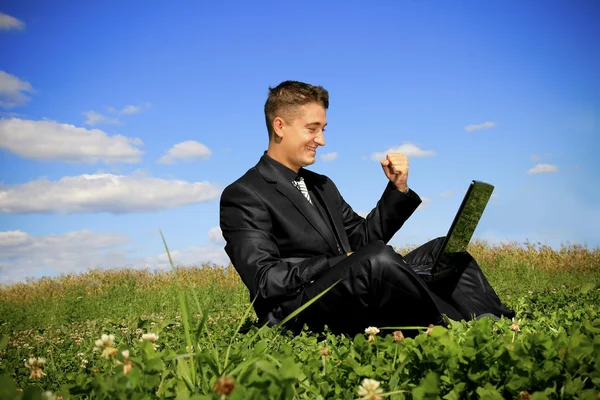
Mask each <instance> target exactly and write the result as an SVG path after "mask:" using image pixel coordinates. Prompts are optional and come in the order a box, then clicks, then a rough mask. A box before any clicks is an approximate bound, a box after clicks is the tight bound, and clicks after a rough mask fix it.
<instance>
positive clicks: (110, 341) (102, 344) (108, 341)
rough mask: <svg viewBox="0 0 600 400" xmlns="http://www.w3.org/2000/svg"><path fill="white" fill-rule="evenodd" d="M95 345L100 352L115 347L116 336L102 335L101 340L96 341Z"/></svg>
mask: <svg viewBox="0 0 600 400" xmlns="http://www.w3.org/2000/svg"><path fill="white" fill-rule="evenodd" d="M94 344H95V345H96V348H97V349H98V350H102V349H106V348H107V347H114V345H115V335H107V334H102V336H100V339H98V340H96V341H95V342H94Z"/></svg>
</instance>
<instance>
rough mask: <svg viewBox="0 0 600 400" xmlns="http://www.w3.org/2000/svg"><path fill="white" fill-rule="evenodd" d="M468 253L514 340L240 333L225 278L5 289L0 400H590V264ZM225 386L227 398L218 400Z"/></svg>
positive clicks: (236, 287)
mask: <svg viewBox="0 0 600 400" xmlns="http://www.w3.org/2000/svg"><path fill="white" fill-rule="evenodd" d="M397 250H398V251H399V252H400V253H403V254H404V253H405V252H406V251H408V249H397ZM470 251H471V253H472V254H473V255H474V256H475V258H476V259H477V260H478V261H479V263H480V265H481V267H482V270H483V271H484V272H485V274H486V276H487V277H488V279H489V281H490V283H491V285H492V286H493V287H494V288H495V290H496V291H497V293H498V294H499V296H500V298H501V299H502V300H503V301H504V302H505V303H506V304H507V305H508V306H510V307H512V308H513V309H515V310H516V311H517V319H516V322H517V324H518V326H519V329H518V330H516V329H515V326H514V325H513V321H508V320H505V319H503V320H501V321H498V322H495V323H494V322H492V321H490V320H488V319H484V320H479V321H470V322H465V321H463V322H460V323H456V324H453V325H452V327H451V329H449V330H447V329H444V328H442V327H435V329H434V330H433V331H431V332H430V334H427V333H425V330H426V329H425V328H427V327H424V329H422V332H421V334H419V335H418V336H417V337H415V338H414V339H411V338H408V339H405V340H402V341H400V342H395V341H394V340H393V336H392V335H391V333H392V332H391V331H382V332H380V333H379V334H378V335H377V336H376V337H375V341H374V342H369V341H368V340H367V339H368V335H357V336H356V337H345V336H336V335H332V334H330V333H328V334H326V335H325V336H324V340H321V341H320V339H323V338H320V337H317V336H316V335H314V334H311V333H310V332H308V331H304V332H303V333H302V334H301V335H299V336H297V337H293V338H292V337H285V336H282V335H280V334H279V331H278V329H266V328H259V327H253V328H251V329H250V331H248V332H247V333H245V334H239V333H237V332H238V330H239V328H240V326H245V327H249V326H250V325H251V323H252V322H254V318H255V316H254V313H253V311H252V309H251V305H250V299H249V298H248V292H247V290H246V288H245V287H244V286H243V284H242V283H241V282H240V280H239V277H238V276H237V274H236V272H235V270H234V269H233V268H231V267H225V268H224V267H216V266H201V267H197V268H177V269H175V270H173V271H168V272H162V273H158V274H152V273H149V272H146V271H135V270H111V271H100V270H95V271H89V272H87V273H85V274H81V275H68V276H62V277H58V278H55V279H41V280H35V281H34V280H31V281H29V282H27V283H25V284H16V285H11V286H4V287H1V288H0V335H1V336H0V337H1V338H0V358H1V359H0V375H2V377H1V378H0V399H4V398H10V399H12V398H15V399H17V398H24V397H23V396H33V397H29V398H35V396H36V395H37V396H41V393H42V390H44V391H45V390H50V391H52V392H54V393H55V394H58V395H62V396H63V398H64V399H66V398H90V399H91V398H94V399H100V398H176V396H179V397H177V398H195V399H219V398H230V399H252V398H256V399H265V398H278V399H293V398H298V399H334V398H335V399H351V398H358V388H359V385H360V384H361V383H362V382H363V380H364V379H366V378H370V379H374V380H376V381H378V382H380V385H381V388H382V390H383V391H384V392H385V393H394V394H390V396H389V398H392V399H396V398H398V399H400V398H415V399H416V398H438V397H439V398H465V397H470V396H476V397H480V398H515V399H516V398H527V396H528V395H534V398H596V397H595V396H596V395H597V394H598V393H600V389H599V388H600V357H598V356H597V355H598V354H600V315H599V304H600V290H599V288H600V273H599V272H600V271H599V270H598V265H599V263H598V261H599V251H598V250H597V249H595V250H588V249H583V248H581V247H578V246H570V247H565V248H563V249H561V250H558V251H553V250H551V249H549V248H546V247H543V246H533V245H531V244H525V245H523V246H519V245H515V244H511V245H506V246H499V247H492V246H489V245H487V244H485V243H481V242H475V243H473V244H472V246H471V247H470ZM174 261H175V262H176V260H174ZM182 310H183V311H187V312H182ZM246 315H247V316H248V318H247V319H246V318H245V316H246ZM186 324H187V325H188V327H189V329H185V325H186ZM511 326H512V329H511ZM365 328H366V327H365ZM147 332H153V333H157V334H158V336H159V339H158V341H157V342H156V344H157V345H158V348H157V349H155V348H154V346H153V345H152V343H149V342H146V341H142V342H140V337H141V334H142V333H147ZM102 334H113V335H114V336H115V340H114V342H115V344H114V348H116V349H118V351H117V352H115V353H114V354H111V355H110V356H109V357H108V358H103V357H100V352H94V350H93V349H94V342H95V341H96V340H97V339H99V338H100V337H101V335H102ZM325 348H326V349H327V350H323V349H325ZM125 349H127V350H129V352H130V359H129V360H131V362H132V365H133V368H132V370H131V372H130V373H128V374H127V375H125V374H124V373H123V364H118V363H117V362H116V361H117V360H120V361H121V362H122V363H123V362H124V363H128V362H129V361H128V360H127V359H124V358H123V355H122V354H121V353H120V352H121V351H122V350H125ZM30 355H33V356H35V357H44V358H46V363H45V364H44V365H43V366H42V368H41V370H43V372H44V373H45V376H43V377H42V378H41V379H30V378H29V376H30V373H31V371H32V369H31V368H26V367H25V365H24V360H25V359H28V358H29V356H30ZM83 360H86V362H84V361H83ZM84 367H85V368H84ZM219 379H222V380H221V381H219ZM227 382H230V383H232V384H233V385H234V386H235V389H234V390H233V391H232V392H231V393H230V395H223V394H221V393H224V392H227V390H228V389H227V388H228V387H229V386H228V384H227ZM17 388H21V389H24V390H25V392H26V393H24V392H21V391H18V390H17ZM217 393H219V394H217ZM194 396H195V397H194ZM222 396H225V397H222ZM444 396H445V397H444ZM519 396H521V397H519Z"/></svg>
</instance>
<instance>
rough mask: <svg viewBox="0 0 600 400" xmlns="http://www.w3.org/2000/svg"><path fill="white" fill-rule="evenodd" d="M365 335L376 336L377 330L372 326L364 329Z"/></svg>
mask: <svg viewBox="0 0 600 400" xmlns="http://www.w3.org/2000/svg"><path fill="white" fill-rule="evenodd" d="M365 333H366V334H367V335H377V334H378V333H379V329H377V328H376V327H374V326H370V327H368V328H367V329H365Z"/></svg>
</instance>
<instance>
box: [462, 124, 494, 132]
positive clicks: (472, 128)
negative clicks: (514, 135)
mask: <svg viewBox="0 0 600 400" xmlns="http://www.w3.org/2000/svg"><path fill="white" fill-rule="evenodd" d="M495 126H496V123H495V122H491V121H486V122H484V123H483V124H471V125H467V126H465V131H467V132H472V131H479V130H482V129H489V128H493V127H495Z"/></svg>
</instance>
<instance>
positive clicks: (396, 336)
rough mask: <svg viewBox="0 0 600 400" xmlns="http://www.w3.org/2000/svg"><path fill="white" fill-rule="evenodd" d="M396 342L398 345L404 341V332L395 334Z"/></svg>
mask: <svg viewBox="0 0 600 400" xmlns="http://www.w3.org/2000/svg"><path fill="white" fill-rule="evenodd" d="M392 335H393V338H394V342H396V343H398V342H401V341H403V340H404V334H403V333H402V331H395V332H394V333H393V334H392Z"/></svg>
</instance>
